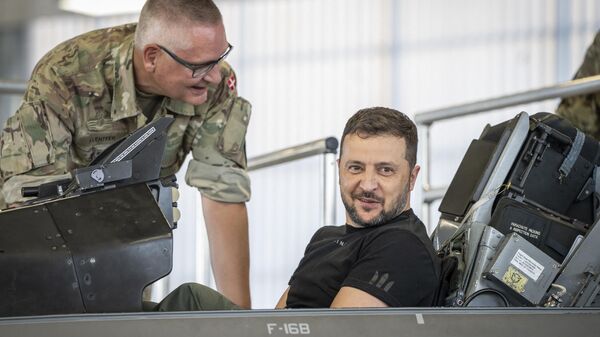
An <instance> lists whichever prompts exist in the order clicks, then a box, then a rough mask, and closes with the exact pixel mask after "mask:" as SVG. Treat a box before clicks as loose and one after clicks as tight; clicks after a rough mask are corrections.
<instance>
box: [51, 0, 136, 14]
mask: <svg viewBox="0 0 600 337" xmlns="http://www.w3.org/2000/svg"><path fill="white" fill-rule="evenodd" d="M144 2H145V0H102V1H95V0H60V1H59V2H58V7H59V8H60V9H62V10H65V11H69V12H75V13H79V14H85V15H90V16H105V15H118V14H127V13H136V12H139V11H140V10H141V9H142V6H144Z"/></svg>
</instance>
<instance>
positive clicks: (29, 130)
mask: <svg viewBox="0 0 600 337" xmlns="http://www.w3.org/2000/svg"><path fill="white" fill-rule="evenodd" d="M0 151H1V153H0V168H1V170H2V175H3V176H4V177H9V176H13V175H16V174H21V173H24V172H27V171H29V170H31V169H33V168H38V167H41V166H45V165H48V164H51V163H53V162H54V147H53V145H52V134H51V132H50V130H49V129H48V117H47V116H46V112H45V109H44V108H43V103H42V102H26V103H23V105H22V106H21V108H20V109H19V110H18V112H17V114H16V115H14V116H12V117H10V118H9V119H8V120H7V121H6V126H5V128H4V130H3V132H2V146H1V149H0Z"/></svg>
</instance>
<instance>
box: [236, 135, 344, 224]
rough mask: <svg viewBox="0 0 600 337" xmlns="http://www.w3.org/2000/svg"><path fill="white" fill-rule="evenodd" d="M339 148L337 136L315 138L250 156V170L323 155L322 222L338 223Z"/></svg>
mask: <svg viewBox="0 0 600 337" xmlns="http://www.w3.org/2000/svg"><path fill="white" fill-rule="evenodd" d="M337 148H338V140H337V139H336V138H335V137H328V138H323V139H319V140H315V141H312V142H309V143H306V144H302V145H297V146H292V147H288V148H285V149H282V150H278V151H274V152H270V153H267V154H263V155H260V156H256V157H253V158H250V159H248V171H253V170H258V169H261V168H264V167H269V166H274V165H278V164H283V163H287V162H291V161H294V160H299V159H303V158H307V157H311V156H315V155H323V190H322V193H323V213H322V216H321V224H322V225H333V224H335V223H336V217H335V210H336V207H335V205H336V202H335V191H336V189H337V185H336V173H335V166H336V165H335V160H336V158H335V157H336V153H337Z"/></svg>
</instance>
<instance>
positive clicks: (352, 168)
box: [348, 165, 361, 173]
mask: <svg viewBox="0 0 600 337" xmlns="http://www.w3.org/2000/svg"><path fill="white" fill-rule="evenodd" d="M360 170H361V167H360V166H358V165H351V166H348V171H350V172H353V173H355V172H360Z"/></svg>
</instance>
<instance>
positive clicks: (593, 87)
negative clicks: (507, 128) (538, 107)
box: [415, 75, 600, 125]
mask: <svg viewBox="0 0 600 337" xmlns="http://www.w3.org/2000/svg"><path fill="white" fill-rule="evenodd" d="M598 91H600V75H596V76H590V77H585V78H581V79H577V80H572V81H567V82H563V83H559V84H557V85H553V86H549V87H543V88H539V89H534V90H528V91H524V92H519V93H516V94H511V95H506V96H500V97H496V98H490V99H485V100H482V101H476V102H472V103H467V104H459V105H455V106H450V107H447V108H442V109H435V110H430V111H425V112H421V113H418V114H416V115H415V123H416V124H422V125H431V124H433V123H434V122H437V121H440V120H444V119H448V118H454V117H460V116H466V115H472V114H475V113H478V112H484V111H490V110H496V109H501V108H506V107H510V106H515V105H519V104H525V103H531V102H537V101H543V100H547V99H551V98H558V97H561V98H564V97H571V96H576V95H584V94H589V93H593V92H598Z"/></svg>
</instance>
